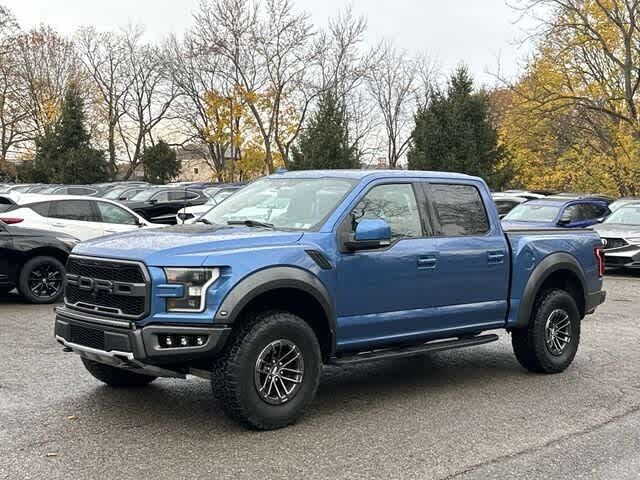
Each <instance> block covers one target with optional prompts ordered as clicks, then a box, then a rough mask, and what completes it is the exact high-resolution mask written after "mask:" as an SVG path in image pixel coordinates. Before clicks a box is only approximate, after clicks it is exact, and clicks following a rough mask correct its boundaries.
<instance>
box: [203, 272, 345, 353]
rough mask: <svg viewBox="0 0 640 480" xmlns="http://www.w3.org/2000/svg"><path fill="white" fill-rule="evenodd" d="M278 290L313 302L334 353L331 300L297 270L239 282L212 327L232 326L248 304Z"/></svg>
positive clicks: (257, 275)
mask: <svg viewBox="0 0 640 480" xmlns="http://www.w3.org/2000/svg"><path fill="white" fill-rule="evenodd" d="M280 288H292V289H296V290H300V291H303V292H305V293H307V294H309V295H311V296H313V298H315V299H316V301H317V302H318V303H319V304H320V305H321V306H322V310H323V313H324V316H325V317H326V318H327V319H328V322H329V333H330V335H331V339H330V340H331V348H332V349H334V348H335V338H336V330H337V326H336V325H337V321H336V314H335V309H334V307H333V303H332V301H331V296H330V295H329V292H328V290H327V288H326V287H325V286H324V284H323V283H322V282H321V281H320V279H319V278H318V277H316V276H315V275H314V274H312V273H310V272H308V271H306V270H303V269H301V268H297V267H271V268H266V269H264V270H260V271H258V272H255V273H252V274H250V275H248V276H247V277H245V278H243V279H242V280H241V281H240V282H238V283H237V284H236V285H235V286H234V287H233V288H232V289H231V290H230V291H229V292H228V293H227V294H226V296H225V297H224V299H223V300H222V302H221V303H220V306H219V307H218V311H217V312H216V316H215V317H214V323H224V324H233V323H234V322H235V321H236V319H237V318H238V315H239V314H240V312H242V310H243V309H244V307H246V306H247V305H248V304H249V302H251V301H252V300H253V299H255V298H256V297H258V296H259V295H261V294H263V293H267V292H270V291H272V290H277V289H280Z"/></svg>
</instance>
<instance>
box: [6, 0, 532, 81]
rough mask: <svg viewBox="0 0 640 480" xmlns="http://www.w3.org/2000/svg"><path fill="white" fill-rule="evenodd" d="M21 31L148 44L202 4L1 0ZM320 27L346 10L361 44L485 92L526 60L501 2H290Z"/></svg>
mask: <svg viewBox="0 0 640 480" xmlns="http://www.w3.org/2000/svg"><path fill="white" fill-rule="evenodd" d="M0 3H3V4H5V5H6V6H8V7H9V8H10V9H11V10H12V11H13V12H14V14H15V15H16V18H17V20H18V22H19V23H20V25H21V26H22V27H23V28H30V27H33V26H36V25H38V24H39V23H47V24H49V25H52V26H53V27H55V28H56V29H57V30H58V31H60V32H61V33H64V34H72V33H73V32H74V31H75V30H76V29H77V28H78V27H80V26H84V25H94V26H95V27H96V28H97V29H98V30H115V29H117V28H119V27H121V26H126V25H129V24H141V25H144V26H145V28H146V32H147V35H148V37H149V39H150V40H161V39H162V38H163V37H165V36H166V35H168V34H170V33H176V34H180V33H182V32H184V31H185V30H187V29H188V28H189V27H190V25H191V24H192V14H193V11H194V10H196V9H197V6H198V3H199V0H108V1H103V0H101V1H96V0H0ZM294 3H295V5H296V6H297V8H298V9H300V10H304V11H307V12H308V13H309V14H310V15H311V19H312V21H313V23H314V24H316V25H317V26H318V27H324V26H325V25H326V24H327V21H328V19H329V18H330V17H332V16H334V15H336V13H337V12H339V11H340V10H341V9H343V8H344V7H345V6H347V5H351V6H352V9H353V11H354V13H355V14H357V15H363V16H364V17H365V18H366V19H367V23H368V31H367V37H366V42H367V43H368V44H370V45H375V44H376V43H377V42H378V41H379V40H382V39H390V40H393V41H394V42H395V43H396V44H397V45H398V46H399V47H401V48H403V49H406V50H408V51H409V52H412V53H419V52H422V53H424V54H426V55H427V56H428V57H429V58H430V59H432V60H434V61H435V62H436V64H437V65H438V66H439V69H440V70H441V72H442V73H443V74H445V75H446V74H448V73H450V72H451V70H452V69H454V68H455V67H456V66H457V65H459V64H460V63H465V64H466V65H468V66H469V69H470V71H471V73H472V75H473V76H474V78H475V79H476V81H477V82H478V83H480V84H482V85H486V86H490V85H493V84H494V83H495V78H494V74H495V73H496V72H497V70H498V66H500V70H501V71H502V73H504V74H506V75H507V76H509V77H514V76H516V75H517V73H518V72H519V71H520V68H521V66H522V65H523V62H524V59H525V58H526V56H527V53H528V51H529V49H530V48H531V47H530V45H529V44H526V43H525V44H522V42H521V40H522V39H523V38H524V37H525V34H524V30H525V28H528V27H530V25H527V24H526V20H525V21H519V22H518V19H519V17H520V16H519V13H518V12H517V11H514V10H513V9H512V8H511V7H510V6H509V5H508V4H507V2H506V1H505V0H351V1H350V2H347V1H345V0H294Z"/></svg>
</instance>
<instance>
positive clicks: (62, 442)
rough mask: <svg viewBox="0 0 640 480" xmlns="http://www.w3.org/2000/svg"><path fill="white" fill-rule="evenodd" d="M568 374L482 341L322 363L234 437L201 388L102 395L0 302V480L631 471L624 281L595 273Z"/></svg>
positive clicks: (41, 317) (165, 385)
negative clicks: (601, 296)
mask: <svg viewBox="0 0 640 480" xmlns="http://www.w3.org/2000/svg"><path fill="white" fill-rule="evenodd" d="M605 288H606V289H607V290H608V294H609V296H608V300H607V303H605V305H603V306H602V307H601V308H600V309H599V310H598V312H597V313H596V314H595V315H592V316H589V317H587V318H586V319H585V321H584V323H583V327H582V343H581V346H580V350H579V351H578V356H577V357H576V360H575V362H574V364H573V365H572V367H571V368H570V369H569V370H567V371H566V372H564V373H562V374H558V375H549V376H546V375H535V374H530V373H527V372H526V371H525V370H524V369H522V368H521V367H520V365H519V364H518V363H517V361H516V360H515V357H514V356H513V353H512V351H511V344H510V338H509V336H508V334H506V333H505V334H502V335H501V339H500V341H499V342H497V343H493V344H489V345H486V346H482V347H476V348H473V349H468V350H456V351H452V352H443V353H437V354H431V355H428V356H422V357H416V358H411V359H402V360H395V361H390V360H385V361H378V362H374V363H370V364H366V365H359V366H353V367H349V368H344V369H338V368H333V367H330V368H325V372H324V375H323V377H322V382H321V385H320V390H319V392H318V396H317V398H316V400H315V401H314V402H313V404H312V405H311V408H310V409H309V410H308V412H307V414H306V415H305V416H304V417H303V418H302V420H301V421H300V422H299V423H298V424H296V425H294V426H292V427H289V428H285V429H282V430H278V431H273V432H262V433H256V432H249V431H246V430H244V429H242V428H241V427H239V426H237V425H236V424H235V423H233V422H231V421H230V420H227V419H226V418H225V417H224V416H223V414H222V412H221V410H220V408H219V406H218V405H217V404H216V402H215V401H214V400H213V398H212V395H211V391H210V386H209V383H208V382H206V381H204V380H201V379H195V378H194V379H190V380H188V381H184V380H168V379H161V380H158V381H156V382H154V383H153V384H152V385H151V386H149V387H146V388H141V389H134V390H126V391H124V390H115V389H112V388H109V387H105V386H103V385H101V384H100V383H99V382H98V381H97V380H94V379H93V377H91V376H90V375H89V374H88V373H87V372H85V370H84V368H83V367H82V365H81V363H80V359H79V357H78V356H77V355H75V354H70V353H63V352H62V349H61V347H60V346H59V345H58V344H57V343H56V342H55V341H54V339H53V337H52V325H53V315H52V307H51V306H33V305H27V304H25V303H22V302H21V301H20V300H19V298H18V297H17V296H15V295H11V294H10V295H9V296H8V297H5V298H3V299H0V364H1V368H0V478H11V479H16V478H21V479H22V478H24V479H26V478H33V479H36V478H37V479H40V478H42V479H44V478H46V479H57V478H74V479H84V478H107V477H108V478H111V479H120V478H157V479H161V478H238V479H242V478H251V479H257V478H260V479H274V478H305V479H315V478H318V479H328V478H349V479H359V478H362V479H377V478H382V479H385V480H388V479H396V478H398V479H400V478H401V479H405V478H406V479H411V478H416V479H418V478H419V479H429V478H433V479H448V478H460V479H471V478H482V479H487V478H507V477H508V478H545V477H548V478H554V479H564V478H567V479H573V478H609V479H612V478H615V479H626V478H639V475H640V474H639V473H638V472H640V453H639V452H640V374H639V370H638V365H639V364H640V347H639V345H640V325H639V324H640V293H639V292H640V275H635V276H634V275H629V276H622V275H615V276H610V277H608V278H607V280H606V285H605Z"/></svg>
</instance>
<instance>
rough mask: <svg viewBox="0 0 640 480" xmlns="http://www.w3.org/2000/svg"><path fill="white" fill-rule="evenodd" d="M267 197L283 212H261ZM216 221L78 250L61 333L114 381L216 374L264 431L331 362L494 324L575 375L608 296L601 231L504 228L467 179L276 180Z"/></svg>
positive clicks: (223, 398) (216, 382) (444, 344)
mask: <svg viewBox="0 0 640 480" xmlns="http://www.w3.org/2000/svg"><path fill="white" fill-rule="evenodd" d="M265 198H271V199H272V200H273V199H277V203H278V204H281V205H283V206H284V205H286V207H285V208H282V209H278V210H279V211H276V209H273V210H272V211H271V212H264V211H263V210H262V208H261V206H260V204H259V203H260V202H263V201H264V199H265ZM252 210H253V211H260V212H262V215H263V216H262V217H261V219H260V220H258V219H252V218H246V217H245V214H244V213H242V212H247V211H252ZM201 220H203V221H204V222H205V224H198V225H181V226H179V227H173V228H172V227H168V228H164V229H162V231H154V230H152V229H148V230H143V231H140V232H135V233H125V234H121V235H119V236H116V237H112V238H109V239H95V240H92V241H89V242H85V243H82V244H80V245H78V247H76V249H75V250H74V253H73V255H72V256H70V257H69V262H68V269H69V272H68V277H67V278H68V286H67V289H66V303H65V305H64V306H63V307H60V308H58V309H57V310H56V320H55V335H56V339H57V340H58V341H59V342H60V343H61V344H62V345H63V346H64V347H65V350H66V351H74V352H76V353H79V354H80V355H81V356H82V361H83V363H84V365H85V367H86V368H87V370H88V371H89V373H90V374H92V375H93V376H94V377H96V378H97V379H99V380H101V381H102V382H104V383H107V384H109V385H114V386H119V387H133V386H141V385H145V384H148V383H149V382H152V381H153V380H154V379H155V378H157V377H159V376H168V377H179V378H184V377H185V376H186V375H187V374H188V373H192V374H194V375H199V376H202V377H205V378H210V379H211V382H212V385H213V392H214V394H215V395H216V396H217V397H218V398H219V400H220V403H221V405H222V408H223V409H224V411H225V412H226V413H227V414H228V415H230V416H231V417H232V418H234V419H235V420H238V421H239V422H241V423H242V424H244V425H246V426H248V427H250V428H255V429H273V428H279V427H283V426H285V425H289V424H291V423H293V422H295V421H296V419H297V418H299V417H300V415H301V414H302V413H303V411H304V410H305V408H306V406H307V405H308V404H309V402H311V401H312V399H313V397H314V395H315V393H316V390H317V388H318V383H319V381H320V374H321V369H322V363H323V362H324V363H328V364H334V365H352V364H354V363H359V362H364V361H369V360H376V359H381V358H399V357H408V356H414V355H421V354H424V353H427V352H433V351H440V350H446V349H453V348H461V347H471V346H474V345H482V344H486V343H489V342H493V341H496V340H498V335H496V334H495V332H491V331H492V330H503V329H506V330H508V331H509V332H511V334H512V344H513V348H514V351H515V354H516V358H517V359H518V360H519V361H520V363H521V364H522V365H523V366H524V367H525V368H527V369H529V370H531V371H534V372H544V373H556V372H560V371H562V370H564V369H565V368H567V367H568V366H569V365H570V364H571V362H572V361H573V358H574V356H575V354H576V352H577V349H578V343H579V340H580V323H581V319H582V318H583V317H584V316H585V315H586V314H588V313H591V312H593V311H594V310H595V308H596V307H597V306H598V305H599V304H600V303H602V302H603V301H604V298H605V293H604V292H603V291H602V272H603V269H604V266H603V257H602V245H601V243H600V237H599V236H598V234H597V233H595V232H594V231H593V230H587V229H584V230H574V231H568V230H564V229H563V230H558V229H543V230H542V231H540V230H519V231H516V232H506V233H505V232H503V230H502V228H501V225H500V220H499V218H498V215H497V211H496V209H495V208H494V207H493V204H492V199H491V195H490V192H489V189H488V188H487V185H486V184H485V182H484V181H483V180H481V179H479V178H476V177H470V176H467V175H459V174H453V173H445V172H419V171H400V170H395V171H375V170H374V171H361V170H357V171H356V170H353V171H349V170H334V171H300V172H289V173H282V174H275V175H272V176H269V177H267V178H264V179H261V180H258V181H256V182H254V183H252V184H251V185H249V186H247V187H246V188H244V189H242V190H240V191H239V192H237V193H236V194H234V195H232V196H231V197H229V198H228V199H227V200H226V201H224V202H223V203H221V204H220V205H218V206H217V207H214V208H213V209H211V210H210V211H209V212H208V213H207V214H206V215H204V216H203V217H202V219H201ZM206 223H210V224H211V225H207V224H206ZM123 245H127V246H128V248H126V249H125V248H122V246H123ZM132 325H133V326H132Z"/></svg>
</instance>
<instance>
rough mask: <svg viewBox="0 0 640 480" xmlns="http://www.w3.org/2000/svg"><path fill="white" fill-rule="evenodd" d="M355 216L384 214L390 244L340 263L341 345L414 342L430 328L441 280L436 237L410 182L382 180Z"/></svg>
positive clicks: (348, 220)
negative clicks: (436, 287) (430, 233)
mask: <svg viewBox="0 0 640 480" xmlns="http://www.w3.org/2000/svg"><path fill="white" fill-rule="evenodd" d="M356 205H357V206H356V207H355V209H354V210H353V211H354V217H353V218H352V217H351V216H348V217H347V218H346V219H345V223H344V224H343V226H342V227H341V228H347V229H349V230H353V225H352V223H353V222H354V221H355V222H356V223H357V222H358V221H359V220H361V219H382V220H384V221H386V222H387V223H388V224H389V226H390V227H391V237H392V238H391V240H392V242H391V245H390V246H387V247H384V248H380V249H375V250H366V251H357V252H345V253H342V254H341V256H340V259H339V262H338V267H337V278H338V289H337V312H338V348H339V349H340V350H356V349H362V348H369V347H374V346H376V345H386V344H389V343H398V342H403V341H410V340H412V339H414V338H416V337H419V336H421V335H424V334H425V333H426V331H428V330H429V325H428V322H426V321H425V319H426V318H428V317H429V316H430V315H432V314H433V312H432V311H431V308H430V307H431V306H432V302H431V298H432V297H431V290H432V288H434V285H435V283H437V275H438V273H437V269H438V255H437V253H436V248H435V239H434V238H432V237H429V236H427V234H426V230H425V227H424V226H423V224H422V221H421V215H420V208H419V206H418V200H417V198H416V192H415V187H414V185H413V184H411V183H391V184H378V185H375V186H373V187H371V188H370V189H369V190H368V191H367V192H366V193H365V194H364V196H363V197H362V198H361V200H360V201H358V202H357V204H356Z"/></svg>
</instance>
